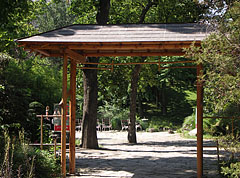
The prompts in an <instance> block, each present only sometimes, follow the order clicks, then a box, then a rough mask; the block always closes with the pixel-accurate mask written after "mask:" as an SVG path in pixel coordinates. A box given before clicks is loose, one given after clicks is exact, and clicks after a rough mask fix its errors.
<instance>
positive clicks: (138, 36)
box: [17, 23, 209, 178]
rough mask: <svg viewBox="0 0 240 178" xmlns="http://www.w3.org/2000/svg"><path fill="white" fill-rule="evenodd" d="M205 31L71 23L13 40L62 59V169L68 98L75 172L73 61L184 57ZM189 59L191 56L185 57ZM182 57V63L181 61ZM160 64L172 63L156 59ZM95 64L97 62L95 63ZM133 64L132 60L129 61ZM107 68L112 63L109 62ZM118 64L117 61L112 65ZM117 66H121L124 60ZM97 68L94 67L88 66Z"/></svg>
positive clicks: (200, 134)
mask: <svg viewBox="0 0 240 178" xmlns="http://www.w3.org/2000/svg"><path fill="white" fill-rule="evenodd" d="M208 35H209V33H208V32H207V27H206V26H205V25H200V24H196V23H186V24H122V25H77V24H76V25H71V26H67V27H63V28H59V29H55V30H52V31H48V32H45V33H40V34H37V35H34V36H30V37H26V38H21V39H18V40H17V42H18V43H19V46H21V47H23V48H24V50H28V51H30V52H35V53H36V54H38V55H41V56H44V57H62V58H63V81H62V116H61V118H62V119H61V123H62V127H61V132H62V134H61V135H62V136H61V169H62V174H63V177H66V120H65V119H63V118H66V105H67V100H68V98H70V141H69V144H70V146H69V172H70V173H71V174H74V173H75V112H76V69H77V64H90V63H88V62H87V60H86V58H87V57H103V56H109V57H114V56H183V55H184V52H183V48H189V47H190V46H191V45H192V44H193V42H194V45H196V46H200V45H201V41H202V40H204V39H205V38H206V37H207V36H208ZM69 59H70V62H71V65H70V72H71V73H70V90H69V91H67V65H68V60H69ZM184 62H188V63H189V62H194V61H184ZM184 62H183V63H184ZM157 63H158V64H159V65H161V64H166V63H172V62H161V61H159V62H157ZM94 64H101V63H100V61H99V63H94ZM132 64H137V63H132ZM111 65H112V67H113V66H114V65H115V64H114V63H112V64H111ZM116 65H117V64H116ZM118 65H125V64H124V63H122V64H118ZM196 68H197V177H198V178H200V177H202V176H203V126H202V124H203V106H202V100H203V85H202V82H201V80H200V78H201V76H202V70H203V68H202V65H201V64H198V65H197V66H196ZM89 69H97V68H89Z"/></svg>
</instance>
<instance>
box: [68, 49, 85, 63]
mask: <svg viewBox="0 0 240 178" xmlns="http://www.w3.org/2000/svg"><path fill="white" fill-rule="evenodd" d="M65 52H66V53H67V55H68V57H69V58H71V59H73V60H76V62H78V63H84V62H86V57H85V56H83V55H81V54H79V53H77V52H75V51H73V50H71V49H66V50H65Z"/></svg>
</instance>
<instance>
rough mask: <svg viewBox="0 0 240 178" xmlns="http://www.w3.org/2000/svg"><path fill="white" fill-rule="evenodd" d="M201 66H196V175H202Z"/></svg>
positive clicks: (199, 176)
mask: <svg viewBox="0 0 240 178" xmlns="http://www.w3.org/2000/svg"><path fill="white" fill-rule="evenodd" d="M202 75H203V66H202V64H198V66H197V177H198V178H201V177H202V176H203V83H202V80H201V78H202Z"/></svg>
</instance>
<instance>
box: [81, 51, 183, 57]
mask: <svg viewBox="0 0 240 178" xmlns="http://www.w3.org/2000/svg"><path fill="white" fill-rule="evenodd" d="M84 54H85V55H86V56H87V57H116V56H140V57H144V56H184V54H185V53H184V52H179V51H178V52H151V51H149V52H137V51H136V52H131V51H129V52H121V51H116V52H105V51H99V52H88V51H84Z"/></svg>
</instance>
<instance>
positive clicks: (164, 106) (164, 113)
mask: <svg viewBox="0 0 240 178" xmlns="http://www.w3.org/2000/svg"><path fill="white" fill-rule="evenodd" d="M165 90H166V83H165V82H164V81H163V83H162V97H161V99H162V102H161V104H162V115H164V116H165V115H167V101H166V91H165Z"/></svg>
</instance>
